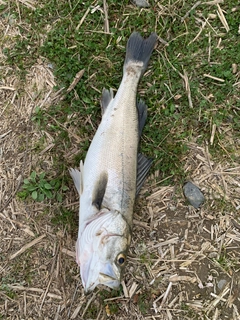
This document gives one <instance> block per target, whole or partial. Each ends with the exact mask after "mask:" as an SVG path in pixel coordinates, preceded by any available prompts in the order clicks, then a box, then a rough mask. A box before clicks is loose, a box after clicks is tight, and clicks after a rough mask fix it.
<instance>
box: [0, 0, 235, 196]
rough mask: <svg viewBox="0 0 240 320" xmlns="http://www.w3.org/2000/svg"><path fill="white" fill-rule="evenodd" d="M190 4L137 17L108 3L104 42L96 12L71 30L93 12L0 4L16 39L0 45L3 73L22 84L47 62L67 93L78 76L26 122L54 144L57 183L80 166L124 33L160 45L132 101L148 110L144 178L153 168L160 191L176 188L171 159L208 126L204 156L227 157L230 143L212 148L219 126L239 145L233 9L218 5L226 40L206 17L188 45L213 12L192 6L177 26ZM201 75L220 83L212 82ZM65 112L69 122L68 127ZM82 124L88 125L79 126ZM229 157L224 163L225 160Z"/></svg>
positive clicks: (61, 4)
mask: <svg viewBox="0 0 240 320" xmlns="http://www.w3.org/2000/svg"><path fill="white" fill-rule="evenodd" d="M193 3H194V2H191V1H190V2H181V1H180V2H176V1H173V0H171V1H168V0H164V1H162V2H161V6H162V10H158V7H157V4H154V5H153V6H152V7H150V9H148V10H139V8H137V7H132V6H129V4H128V1H123V2H118V3H117V2H116V1H113V0H112V1H110V0H109V1H108V7H109V22H110V32H111V34H103V33H102V31H103V23H104V16H103V13H102V12H101V11H100V10H96V11H94V12H91V11H90V12H89V13H88V14H87V15H86V17H85V19H84V20H83V21H82V24H81V26H79V22H80V21H81V19H82V18H83V16H84V14H85V13H86V11H87V10H88V8H89V7H90V6H92V5H93V2H92V1H85V2H84V3H82V2H81V1H79V0H78V1H77V0H73V1H67V2H66V1H55V0H50V1H41V6H38V7H37V9H36V10H35V11H33V10H31V9H28V8H27V7H26V6H22V5H21V6H19V8H17V7H16V3H15V1H10V2H9V12H10V16H11V19H12V21H14V23H15V24H19V25H20V27H19V32H20V34H19V35H17V36H16V38H15V39H14V40H16V43H15V44H13V46H12V47H11V48H9V47H4V43H5V42H4V41H5V40H4V37H3V39H2V44H3V53H4V54H5V56H6V58H7V63H9V66H14V67H16V69H17V70H18V72H20V74H21V75H22V76H23V77H25V76H26V70H28V69H29V68H30V66H31V65H33V64H34V63H36V62H37V59H39V58H41V59H42V60H43V61H47V63H49V65H50V66H51V67H52V68H53V71H54V74H55V76H56V80H57V87H56V90H57V89H60V88H65V89H66V88H68V86H69V85H70V84H71V82H72V81H73V79H74V77H75V75H76V73H77V72H79V70H82V69H85V72H84V74H83V77H82V79H81V80H80V81H79V83H78V84H77V85H76V87H75V88H74V90H73V91H71V92H69V93H68V94H66V96H65V99H64V100H63V101H60V102H58V103H57V104H53V105H51V106H50V107H48V108H47V109H43V108H40V107H39V108H36V109H35V111H34V114H33V118H32V120H33V122H34V123H35V124H36V125H37V126H38V127H39V130H44V131H45V132H47V133H49V134H50V135H51V136H52V137H53V139H54V147H53V149H52V154H53V159H54V169H56V172H57V175H59V174H60V175H61V174H62V173H63V172H66V170H67V168H68V167H69V166H70V165H71V166H77V165H78V163H79V160H80V159H84V157H85V155H86V152H87V150H88V147H89V144H90V141H91V139H92V137H93V135H94V133H95V130H96V128H97V126H98V124H99V122H100V119H101V112H100V106H99V100H100V96H101V94H100V92H101V91H102V89H103V87H106V88H109V87H113V88H114V89H117V88H118V86H119V83H120V81H121V77H122V66H123V61H124V56H125V46H126V42H127V39H128V37H129V35H130V34H131V32H132V31H134V30H137V31H140V32H141V33H142V34H145V35H148V34H149V33H150V32H152V31H156V32H157V34H158V35H159V36H160V37H161V38H163V39H164V40H166V41H167V42H168V45H167V46H164V45H162V44H161V43H160V44H159V46H158V49H157V50H155V51H154V53H153V55H152V58H151V62H150V68H149V70H151V72H150V73H149V74H148V75H146V76H145V77H143V79H142V81H141V82H140V85H139V90H144V94H143V95H141V97H142V98H143V99H144V100H145V102H146V103H147V104H148V108H149V111H148V120H147V124H146V126H145V129H144V132H143V139H142V141H141V151H142V152H143V153H145V154H146V155H148V156H150V157H153V158H154V165H153V168H152V171H155V170H158V169H159V170H160V172H161V175H162V177H161V178H166V177H167V176H172V178H171V179H170V180H168V181H167V182H168V183H176V182H178V183H179V182H180V183H181V182H182V181H183V180H184V178H185V173H184V168H183V163H182V162H181V159H182V157H183V156H184V155H185V154H186V153H187V151H188V147H187V143H186V142H187V141H188V140H191V139H194V140H195V141H197V142H198V144H200V145H203V144H205V143H206V142H209V140H210V136H211V128H212V125H213V124H216V126H217V132H216V138H215V141H214V144H213V145H212V146H210V152H211V154H213V155H214V156H215V157H216V158H220V157H223V156H226V152H227V153H229V154H231V153H232V151H233V147H232V146H231V145H228V144H224V148H225V150H224V149H223V148H222V147H221V141H223V140H224V139H225V132H224V131H223V130H221V127H222V126H226V125H227V126H228V127H229V128H230V129H231V130H232V132H233V135H235V136H236V139H237V137H239V130H240V115H239V112H238V110H239V107H240V105H239V99H237V96H238V91H237V89H238V88H237V86H234V83H235V82H236V75H235V74H233V72H232V64H233V63H238V60H239V49H240V48H239V35H238V24H239V21H238V20H239V19H238V11H237V10H236V11H234V10H232V8H234V7H236V6H237V5H238V1H237V0H231V1H228V4H225V5H224V4H221V7H222V9H223V10H225V17H226V19H227V21H228V24H229V28H230V31H229V32H228V33H227V32H226V30H225V29H224V28H223V25H222V23H221V21H220V20H219V18H218V17H217V16H216V17H215V18H214V19H209V23H208V24H206V26H205V27H204V29H203V31H202V32H201V34H199V36H198V37H196V35H197V34H198V32H199V30H200V28H201V26H202V24H201V23H200V22H199V19H201V21H202V22H204V21H205V20H206V19H207V18H208V15H209V13H214V14H215V13H216V7H211V6H208V5H204V4H202V5H200V6H198V7H197V8H196V9H194V10H193V11H192V12H191V13H190V15H189V16H188V17H187V18H186V19H185V22H182V21H181V18H182V17H183V16H184V15H185V13H186V12H187V11H188V10H189V9H190V8H191V7H192V5H193ZM3 8H4V6H3ZM5 8H6V7H5ZM92 8H93V7H91V9H92ZM3 12H5V11H4V10H3ZM160 12H161V14H160ZM4 14H5V15H6V13H3V15H4ZM20 16H21V20H22V21H23V20H24V21H25V22H26V23H29V24H31V28H26V27H24V24H21V23H20ZM9 19H10V18H9ZM220 39H221V41H220ZM219 41H220V42H219ZM209 46H210V47H211V50H210V51H211V54H210V55H209ZM184 70H185V71H186V72H187V74H188V78H189V84H190V88H191V97H192V103H193V108H192V109H191V108H190V107H189V101H188V97H187V93H186V90H185V86H184V83H183V79H182V78H181V76H180V75H179V73H181V74H183V72H184ZM204 74H210V75H212V76H214V77H218V78H221V79H223V80H224V82H223V83H222V82H218V81H214V80H213V79H209V78H207V77H205V76H204ZM63 92H64V91H63ZM73 114H74V115H76V119H78V122H77V121H76V120H75V121H74V122H72V120H69V117H71V116H72V115H73ZM89 117H90V119H91V123H92V124H93V126H92V125H91V124H90V123H89V121H86V120H87V119H88V118H89ZM70 119H71V118H70ZM83 124H84V125H83ZM69 125H74V126H75V134H76V135H77V136H79V137H80V138H81V139H80V143H79V145H78V148H79V152H78V153H77V154H76V156H75V160H74V163H72V162H71V163H68V161H65V162H64V163H63V161H62V159H63V156H64V154H65V152H66V150H67V149H68V148H69V147H70V146H71V145H72V144H73V142H74V141H73V140H72V139H71V137H70V136H69V133H68V130H67V129H66V128H67V126H69ZM43 145H44V136H43V141H40V142H39V143H38V144H37V145H36V152H37V150H41V147H43ZM231 157H232V160H234V156H231ZM228 160H229V159H228ZM230 160H231V159H230ZM64 175H65V173H64ZM26 190H27V189H26ZM26 190H25V191H26Z"/></svg>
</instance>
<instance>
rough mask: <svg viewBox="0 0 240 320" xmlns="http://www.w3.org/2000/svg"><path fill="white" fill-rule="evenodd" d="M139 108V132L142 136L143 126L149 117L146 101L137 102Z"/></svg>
mask: <svg viewBox="0 0 240 320" xmlns="http://www.w3.org/2000/svg"><path fill="white" fill-rule="evenodd" d="M137 110H138V133H139V138H140V137H141V135H142V131H143V127H144V125H145V122H146V119H147V105H146V104H145V102H144V101H142V100H139V101H138V102H137Z"/></svg>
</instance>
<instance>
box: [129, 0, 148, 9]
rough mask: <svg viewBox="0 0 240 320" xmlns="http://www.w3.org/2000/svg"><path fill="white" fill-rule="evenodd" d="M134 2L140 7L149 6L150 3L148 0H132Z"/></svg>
mask: <svg viewBox="0 0 240 320" xmlns="http://www.w3.org/2000/svg"><path fill="white" fill-rule="evenodd" d="M132 3H134V4H135V5H136V6H137V7H140V8H149V7H150V5H149V3H148V2H147V1H146V0H132Z"/></svg>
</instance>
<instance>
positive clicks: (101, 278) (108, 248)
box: [77, 210, 131, 293]
mask: <svg viewBox="0 0 240 320" xmlns="http://www.w3.org/2000/svg"><path fill="white" fill-rule="evenodd" d="M130 242H131V229H130V226H129V225H128V223H127V222H126V220H125V219H124V217H123V216H122V215H121V214H120V213H119V212H111V211H108V210H102V211H101V212H100V213H98V214H97V215H96V216H95V217H94V218H92V219H91V220H89V221H88V222H87V223H86V226H85V228H84V230H83V232H82V234H81V235H79V237H78V241H77V262H78V264H79V265H80V273H81V279H82V283H83V286H84V291H85V293H88V292H91V291H93V290H94V288H95V287H96V286H97V285H99V284H103V285H106V286H108V287H110V288H118V287H119V285H120V282H121V278H122V274H123V270H124V267H125V265H126V257H127V252H128V248H129V246H130Z"/></svg>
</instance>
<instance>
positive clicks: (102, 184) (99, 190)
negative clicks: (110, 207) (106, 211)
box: [92, 171, 108, 210]
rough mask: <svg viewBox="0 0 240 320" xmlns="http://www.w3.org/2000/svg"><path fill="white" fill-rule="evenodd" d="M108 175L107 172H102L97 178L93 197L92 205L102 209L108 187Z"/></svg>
mask: <svg viewBox="0 0 240 320" xmlns="http://www.w3.org/2000/svg"><path fill="white" fill-rule="evenodd" d="M107 182H108V175H107V172H105V171H104V172H102V173H101V175H100V177H99V179H98V180H97V182H96V184H95V187H94V190H93V197H92V205H93V206H95V207H96V208H97V209H98V210H100V209H101V206H102V202H103V198H104V195H105V191H106V188H107Z"/></svg>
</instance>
